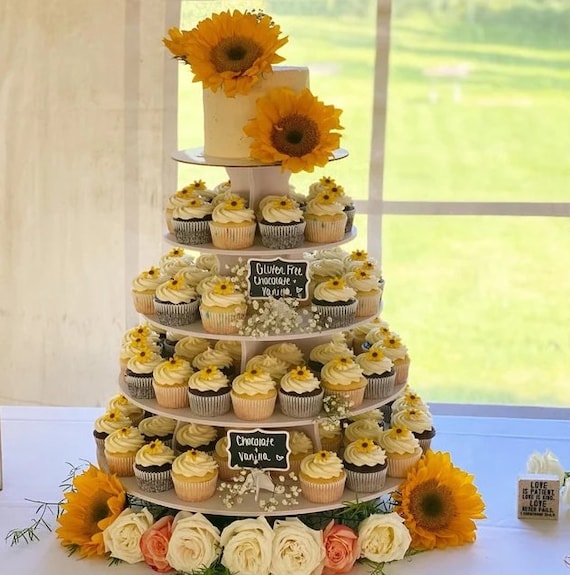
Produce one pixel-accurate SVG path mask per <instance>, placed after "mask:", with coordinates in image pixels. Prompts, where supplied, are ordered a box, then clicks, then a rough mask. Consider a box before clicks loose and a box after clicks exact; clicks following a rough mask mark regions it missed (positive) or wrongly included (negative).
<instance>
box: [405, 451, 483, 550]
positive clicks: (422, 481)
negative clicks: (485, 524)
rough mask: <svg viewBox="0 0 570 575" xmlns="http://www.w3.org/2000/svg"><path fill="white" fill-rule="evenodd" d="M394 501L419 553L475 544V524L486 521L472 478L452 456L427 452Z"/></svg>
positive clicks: (411, 472) (413, 545) (481, 502)
mask: <svg viewBox="0 0 570 575" xmlns="http://www.w3.org/2000/svg"><path fill="white" fill-rule="evenodd" d="M394 499H395V500H396V502H397V504H398V507H397V510H398V513H399V514H400V516H401V517H402V518H403V519H404V523H405V525H406V527H407V528H408V529H409V531H410V534H411V535H412V547H413V548H414V549H418V550H420V549H422V550H423V549H433V548H438V549H444V548H445V547H452V546H458V545H463V544H464V543H472V542H473V541H475V531H476V529H477V527H476V525H475V522H474V521H473V520H474V519H484V518H485V515H484V514H483V511H484V510H485V504H484V502H483V499H482V497H481V494H480V493H479V492H478V491H477V488H476V487H475V485H473V476H472V475H470V474H469V473H467V472H465V471H463V470H462V469H459V468H458V467H455V466H454V465H453V464H452V462H451V457H450V455H449V453H442V452H433V451H428V452H427V453H426V455H425V456H424V457H423V458H422V459H421V460H420V461H419V463H418V464H417V465H416V466H415V467H414V468H413V469H412V470H411V471H410V472H409V473H408V476H407V477H406V479H405V481H404V482H403V483H402V484H401V485H400V488H399V491H398V493H395V494H394Z"/></svg>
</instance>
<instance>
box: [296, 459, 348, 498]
mask: <svg viewBox="0 0 570 575" xmlns="http://www.w3.org/2000/svg"><path fill="white" fill-rule="evenodd" d="M299 482H300V484H301V491H302V492H303V497H304V498H305V499H306V500H307V501H310V502H311V503H321V504H323V503H334V502H336V501H340V500H341V499H342V496H343V494H344V484H345V482H346V473H345V472H344V468H343V465H342V460H341V459H340V458H339V457H338V456H337V455H336V454H335V453H333V452H332V451H325V450H321V451H317V453H311V454H310V455H307V456H306V457H305V458H304V459H303V460H302V461H301V465H300V469H299Z"/></svg>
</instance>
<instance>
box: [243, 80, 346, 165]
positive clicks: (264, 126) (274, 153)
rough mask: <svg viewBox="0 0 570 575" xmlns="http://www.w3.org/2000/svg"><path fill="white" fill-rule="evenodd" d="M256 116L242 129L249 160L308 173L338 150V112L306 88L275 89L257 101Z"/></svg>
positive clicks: (340, 128)
mask: <svg viewBox="0 0 570 575" xmlns="http://www.w3.org/2000/svg"><path fill="white" fill-rule="evenodd" d="M256 108H257V111H256V117H255V118H254V119H253V120H250V121H249V122H248V123H247V124H246V125H245V126H244V129H243V130H244V132H245V133H246V135H247V136H249V137H250V138H252V139H253V141H252V143H251V146H250V154H251V156H252V158H255V159H256V160H259V161H260V162H263V163H267V164H273V163H276V162H281V168H282V170H286V169H287V170H290V171H291V172H300V171H302V170H305V171H307V172H312V171H313V169H314V167H315V166H324V165H326V163H327V162H328V161H329V157H330V155H331V153H332V152H333V151H334V150H336V149H337V148H338V147H339V144H340V134H339V133H338V132H335V131H334V130H342V129H343V128H342V126H341V125H340V115H341V113H342V110H339V109H338V108H335V107H334V106H332V105H325V104H324V103H323V102H321V101H320V100H319V99H318V98H316V97H315V96H313V94H312V93H311V92H310V90H308V89H304V90H302V91H301V92H295V91H294V90H291V89H290V88H276V89H274V90H271V91H270V92H269V93H268V94H266V95H265V96H263V97H261V98H259V99H258V100H257V105H256Z"/></svg>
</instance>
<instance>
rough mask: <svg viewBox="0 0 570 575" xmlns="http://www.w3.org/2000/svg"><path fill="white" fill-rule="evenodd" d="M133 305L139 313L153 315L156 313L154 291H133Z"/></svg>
mask: <svg viewBox="0 0 570 575" xmlns="http://www.w3.org/2000/svg"><path fill="white" fill-rule="evenodd" d="M131 295H132V297H133V305H134V306H135V310H136V311H137V312H138V313H144V314H147V315H152V314H153V313H154V293H153V292H151V293H140V292H136V291H132V292H131Z"/></svg>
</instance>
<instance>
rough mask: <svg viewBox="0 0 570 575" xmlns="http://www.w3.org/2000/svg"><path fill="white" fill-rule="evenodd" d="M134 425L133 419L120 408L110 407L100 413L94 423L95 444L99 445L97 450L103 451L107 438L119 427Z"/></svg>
mask: <svg viewBox="0 0 570 575" xmlns="http://www.w3.org/2000/svg"><path fill="white" fill-rule="evenodd" d="M131 425H132V423H131V420H130V419H129V418H128V417H127V416H126V415H124V414H123V413H121V412H120V411H119V410H118V409H108V410H107V411H105V413H103V414H102V415H100V416H99V417H98V418H97V419H96V420H95V423H94V425H93V437H94V438H95V444H96V445H97V450H98V451H100V452H101V453H102V452H103V450H104V448H105V439H107V437H108V436H109V435H110V434H111V433H113V431H117V430H118V429H122V428H123V427H130V426H131Z"/></svg>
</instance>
